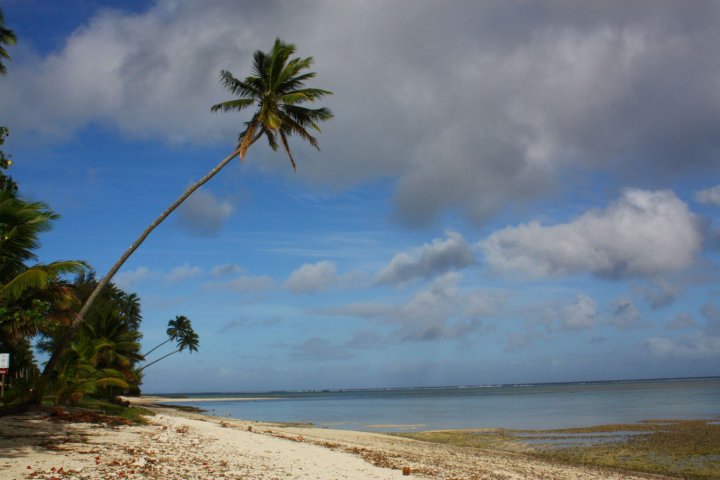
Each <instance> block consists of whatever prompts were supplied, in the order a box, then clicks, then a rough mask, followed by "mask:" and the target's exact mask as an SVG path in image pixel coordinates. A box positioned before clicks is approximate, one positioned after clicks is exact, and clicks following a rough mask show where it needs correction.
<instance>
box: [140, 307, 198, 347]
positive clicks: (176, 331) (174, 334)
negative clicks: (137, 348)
mask: <svg viewBox="0 0 720 480" xmlns="http://www.w3.org/2000/svg"><path fill="white" fill-rule="evenodd" d="M188 329H190V330H192V325H191V323H190V319H189V318H187V317H186V316H184V315H178V316H176V317H175V319H174V320H168V328H167V330H166V331H165V333H167V336H168V339H167V340H165V341H164V342H162V343H159V344H157V345H156V346H154V347H153V348H151V349H150V350H148V352H147V353H143V357H147V356H148V355H150V354H151V353H152V352H154V351H155V350H157V349H158V348H160V347H162V346H163V345H165V344H166V343H168V342H172V341H173V340H177V339H178V338H179V337H182V336H183V335H184V334H185V332H187V331H188Z"/></svg>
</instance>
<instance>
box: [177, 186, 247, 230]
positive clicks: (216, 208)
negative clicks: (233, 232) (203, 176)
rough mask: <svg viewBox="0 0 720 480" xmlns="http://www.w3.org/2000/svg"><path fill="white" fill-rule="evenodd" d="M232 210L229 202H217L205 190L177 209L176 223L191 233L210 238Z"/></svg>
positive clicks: (196, 193) (192, 196)
mask: <svg viewBox="0 0 720 480" xmlns="http://www.w3.org/2000/svg"><path fill="white" fill-rule="evenodd" d="M233 210H234V208H233V206H232V204H231V203H230V202H227V201H221V200H218V199H217V197H215V195H213V194H212V193H210V192H207V191H205V190H198V191H196V192H195V193H193V194H192V195H191V196H190V198H188V199H187V200H186V201H185V203H183V204H182V206H181V207H180V208H179V210H178V213H179V215H178V222H179V224H180V225H181V226H182V227H184V228H185V229H186V230H188V231H189V232H191V233H194V234H196V235H200V236H203V237H212V236H215V235H216V234H217V233H218V231H220V228H222V225H223V223H224V222H225V220H226V219H227V218H228V217H229V216H230V214H231V213H232V212H233Z"/></svg>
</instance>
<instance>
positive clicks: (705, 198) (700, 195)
mask: <svg viewBox="0 0 720 480" xmlns="http://www.w3.org/2000/svg"><path fill="white" fill-rule="evenodd" d="M695 200H697V201H698V202H700V203H705V204H708V205H715V206H716V207H720V185H717V186H715V187H712V188H708V189H705V190H700V191H699V192H695Z"/></svg>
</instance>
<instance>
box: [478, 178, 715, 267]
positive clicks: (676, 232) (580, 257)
mask: <svg viewBox="0 0 720 480" xmlns="http://www.w3.org/2000/svg"><path fill="white" fill-rule="evenodd" d="M701 242H702V226H701V224H700V222H699V221H698V219H697V217H696V216H695V215H694V214H692V213H691V212H690V211H689V210H688V208H687V205H686V204H685V203H684V202H683V201H682V200H680V199H679V198H677V196H675V194H674V193H673V192H671V191H668V190H660V191H644V190H626V191H624V192H623V194H622V196H621V197H620V198H619V199H618V200H617V201H616V202H615V203H613V204H612V205H610V206H609V207H607V208H606V209H604V210H591V211H589V212H587V213H585V214H583V215H581V216H580V217H578V218H576V219H575V220H573V221H571V222H569V223H565V224H560V225H551V226H543V225H541V224H540V223H539V222H536V221H533V222H530V223H528V224H524V225H519V226H517V227H507V228H505V229H502V230H499V231H497V232H495V233H493V234H492V235H490V236H489V237H488V238H487V239H485V240H484V241H482V242H481V244H480V246H481V248H482V250H483V252H484V254H485V259H486V260H487V262H488V264H489V265H490V266H491V267H492V268H493V269H495V270H497V271H499V272H503V273H519V274H524V275H528V276H532V277H546V276H558V275H564V274H573V273H584V272H589V273H592V274H594V275H597V276H599V277H604V278H618V277H641V276H654V275H658V274H662V273H666V272H673V271H677V270H681V269H684V268H687V267H689V266H690V265H692V263H693V261H694V258H695V255H696V254H697V252H698V251H699V250H700V246H701Z"/></svg>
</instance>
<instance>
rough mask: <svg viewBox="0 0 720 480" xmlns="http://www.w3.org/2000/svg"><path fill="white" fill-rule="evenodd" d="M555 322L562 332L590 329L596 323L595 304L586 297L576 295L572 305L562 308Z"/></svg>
mask: <svg viewBox="0 0 720 480" xmlns="http://www.w3.org/2000/svg"><path fill="white" fill-rule="evenodd" d="M557 320H558V325H559V328H560V329H562V330H585V329H591V328H593V327H594V326H595V323H596V322H597V302H596V301H595V300H594V299H592V298H591V297H589V296H587V295H584V294H582V293H581V294H578V295H577V296H576V297H575V301H574V302H573V303H571V304H569V305H566V306H565V307H563V308H562V310H561V311H560V315H559V316H558V319H557Z"/></svg>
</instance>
